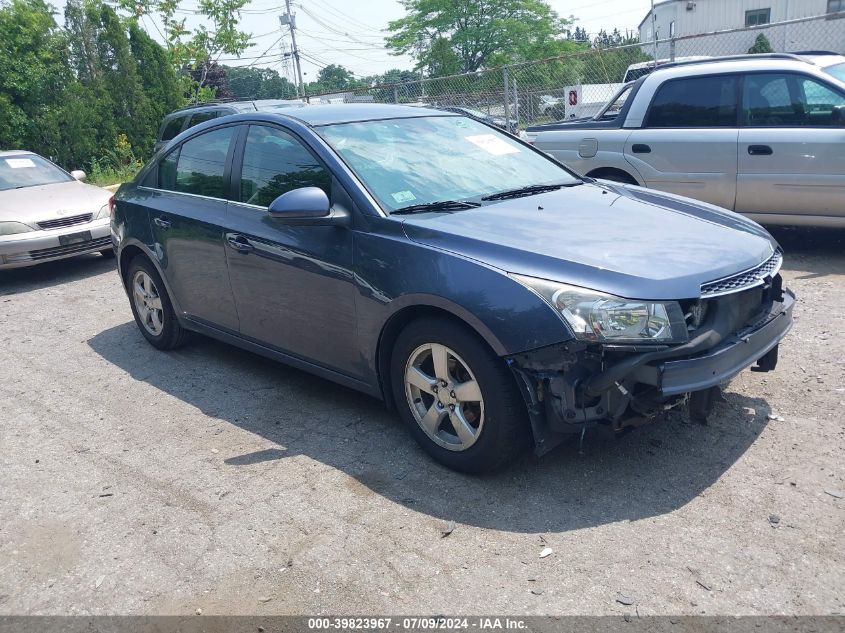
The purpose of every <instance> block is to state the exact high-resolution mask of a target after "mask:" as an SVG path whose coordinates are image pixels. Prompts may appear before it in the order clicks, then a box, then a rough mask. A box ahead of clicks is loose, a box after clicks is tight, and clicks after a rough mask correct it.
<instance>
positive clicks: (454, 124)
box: [318, 116, 580, 212]
mask: <svg viewBox="0 0 845 633" xmlns="http://www.w3.org/2000/svg"><path fill="white" fill-rule="evenodd" d="M318 130H319V133H320V135H321V136H322V137H323V138H324V139H325V140H326V142H327V143H329V145H331V146H332V147H333V148H334V150H335V151H336V152H337V153H338V154H340V156H341V158H343V160H344V161H346V163H347V164H348V165H349V166H350V167H351V168H352V170H353V171H354V172H355V173H356V175H357V176H358V178H360V179H361V181H362V182H363V183H364V185H366V187H367V188H368V189H369V190H370V192H372V194H373V196H375V198H376V199H377V200H378V201H379V203H380V205H381V206H382V208H383V209H385V210H386V211H388V212H393V211H396V210H397V209H401V208H403V207H407V206H412V205H418V204H429V203H432V202H437V201H444V200H469V199H478V198H480V197H482V196H487V195H490V194H494V193H498V192H501V191H509V190H512V189H517V188H520V187H527V186H531V185H545V184H554V185H569V184H577V183H579V182H580V180H578V179H577V178H575V177H574V176H572V174H570V173H569V172H568V171H566V169H564V168H563V167H562V166H561V165H559V164H558V163H556V162H555V161H553V160H551V159H549V158H546V157H545V156H543V155H542V154H539V153H537V152H535V151H533V150H531V149H530V148H528V147H526V146H525V145H523V144H522V143H519V142H518V141H516V140H514V139H512V138H511V137H510V136H509V135H507V134H504V133H502V132H498V131H496V130H494V129H491V128H490V127H488V126H486V125H484V124H483V123H480V122H478V121H476V120H475V119H471V118H469V117H462V116H420V117H413V118H404V119H387V120H380V121H362V122H355V123H340V124H335V125H326V126H323V127H321V128H318Z"/></svg>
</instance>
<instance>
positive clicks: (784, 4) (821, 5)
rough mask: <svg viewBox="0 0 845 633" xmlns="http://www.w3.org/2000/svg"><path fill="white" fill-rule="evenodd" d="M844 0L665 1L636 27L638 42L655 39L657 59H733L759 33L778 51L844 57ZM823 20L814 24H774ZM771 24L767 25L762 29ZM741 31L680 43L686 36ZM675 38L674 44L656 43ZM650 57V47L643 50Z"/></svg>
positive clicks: (651, 52)
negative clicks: (707, 57) (693, 57)
mask: <svg viewBox="0 0 845 633" xmlns="http://www.w3.org/2000/svg"><path fill="white" fill-rule="evenodd" d="M839 12H845V0H664V1H663V2H658V3H655V6H654V13H653V14H652V12H650V11H649V13H648V14H647V15H646V16H645V18H643V21H642V22H641V23H640V42H643V43H644V44H645V43H647V42H654V39H655V35H656V37H657V39H658V40H659V43H658V49H657V55H658V58H661V59H662V58H669V57H674V56H677V57H681V56H688V55H711V56H717V55H736V54H741V53H746V52H748V49H749V48H751V46H752V45H753V44H754V41H755V40H756V38H757V36H758V35H760V34H761V33H762V34H764V35H765V36H766V38H767V39H768V40H769V42H770V44H771V46H772V49H773V50H774V51H776V52H790V51H806V50H830V51H836V52H839V53H845V19H842V18H841V16H839V17H833V16H834V15H835V14H837V13H839ZM812 16H823V17H821V18H820V19H818V20H812V21H809V22H800V23H797V24H788V25H778V24H776V23H777V22H783V21H785V20H795V19H798V18H808V17H812ZM767 24H770V25H771V26H765V25H767ZM729 29H742V30H741V31H739V32H736V33H721V34H715V35H708V36H704V37H693V38H688V39H684V37H685V36H692V35H699V34H702V33H713V32H714V31H725V30H729ZM673 38H674V39H676V41H675V42H674V44H672V43H670V42H663V41H660V40H671V39H673ZM643 51H644V52H646V53H647V54H648V55H653V54H654V47H653V45H652V44H649V45H647V46H643Z"/></svg>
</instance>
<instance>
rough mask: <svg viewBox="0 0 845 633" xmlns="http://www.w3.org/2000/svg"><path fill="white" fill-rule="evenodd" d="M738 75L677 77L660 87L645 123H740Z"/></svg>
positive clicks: (680, 125)
mask: <svg viewBox="0 0 845 633" xmlns="http://www.w3.org/2000/svg"><path fill="white" fill-rule="evenodd" d="M736 101H737V77H736V76H735V75H715V76H707V77H693V78H689V79H673V80H670V81H667V82H666V83H664V84H663V85H662V86H660V88H658V90H657V94H656V95H655V97H654V100H653V101H652V102H651V107H650V108H649V112H648V117H647V119H646V125H645V127H652V128H655V127H656V128H673V127H677V128H690V127H736V124H737V117H736V115H737V103H736Z"/></svg>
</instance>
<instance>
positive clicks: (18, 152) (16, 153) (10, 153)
mask: <svg viewBox="0 0 845 633" xmlns="http://www.w3.org/2000/svg"><path fill="white" fill-rule="evenodd" d="M22 154H25V155H29V156H38V154H36V153H35V152H30V151H28V150H25V149H6V150H0V158H2V157H3V156H20V155H22Z"/></svg>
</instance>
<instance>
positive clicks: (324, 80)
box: [317, 64, 354, 90]
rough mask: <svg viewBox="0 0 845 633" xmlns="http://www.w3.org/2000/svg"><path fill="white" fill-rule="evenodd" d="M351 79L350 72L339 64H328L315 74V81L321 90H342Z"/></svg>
mask: <svg viewBox="0 0 845 633" xmlns="http://www.w3.org/2000/svg"><path fill="white" fill-rule="evenodd" d="M353 80H354V77H353V75H352V73H351V72H349V71H348V70H347V69H346V68H344V67H343V66H340V65H339V64H329V65H328V66H326V67H325V68H321V69H320V72H319V73H318V74H317V83H318V84H319V85H320V87H321V88H322V89H323V90H344V89H346V88H349V87H350V86H351V84H352V82H353Z"/></svg>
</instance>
